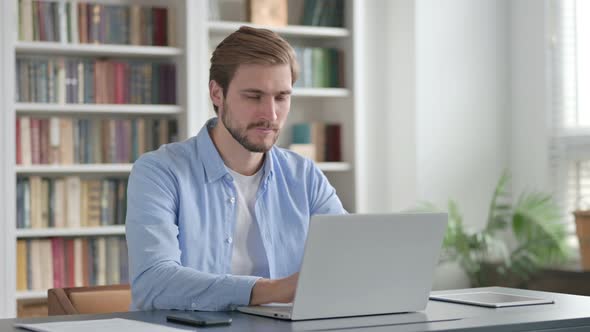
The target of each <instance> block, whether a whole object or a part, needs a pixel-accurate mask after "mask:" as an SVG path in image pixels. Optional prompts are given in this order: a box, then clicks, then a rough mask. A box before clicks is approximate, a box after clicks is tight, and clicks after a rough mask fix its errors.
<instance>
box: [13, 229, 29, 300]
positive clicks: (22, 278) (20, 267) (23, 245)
mask: <svg viewBox="0 0 590 332" xmlns="http://www.w3.org/2000/svg"><path fill="white" fill-rule="evenodd" d="M28 264H29V261H28V257H27V241H26V240H17V241H16V289H17V290H19V291H24V290H27V289H29V288H28V286H27V265H28Z"/></svg>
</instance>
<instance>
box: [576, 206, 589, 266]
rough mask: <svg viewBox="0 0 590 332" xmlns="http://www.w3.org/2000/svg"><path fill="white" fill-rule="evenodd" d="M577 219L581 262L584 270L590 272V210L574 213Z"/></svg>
mask: <svg viewBox="0 0 590 332" xmlns="http://www.w3.org/2000/svg"><path fill="white" fill-rule="evenodd" d="M574 216H575V217H576V234H578V241H579V242H580V260H581V261H582V268H583V269H584V270H590V210H584V211H574Z"/></svg>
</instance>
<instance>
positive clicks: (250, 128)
mask: <svg viewBox="0 0 590 332" xmlns="http://www.w3.org/2000/svg"><path fill="white" fill-rule="evenodd" d="M290 107H291V69H290V67H289V65H254V64H252V65H240V66H239V67H238V69H237V70H236V73H235V75H234V78H233V80H232V81H231V82H230V84H229V87H228V91H227V94H226V96H225V99H224V100H223V103H222V105H221V107H219V117H220V119H221V122H222V123H223V125H224V126H225V128H227V130H228V131H229V133H230V134H231V135H232V137H233V138H234V139H235V140H236V141H238V142H239V143H240V144H241V145H242V146H243V147H244V148H245V149H247V150H248V151H250V152H266V151H268V150H270V148H272V146H273V145H274V144H275V142H276V141H277V139H278V137H279V132H280V130H281V128H282V127H283V125H284V124H285V120H286V119H287V114H288V113H289V109H290Z"/></svg>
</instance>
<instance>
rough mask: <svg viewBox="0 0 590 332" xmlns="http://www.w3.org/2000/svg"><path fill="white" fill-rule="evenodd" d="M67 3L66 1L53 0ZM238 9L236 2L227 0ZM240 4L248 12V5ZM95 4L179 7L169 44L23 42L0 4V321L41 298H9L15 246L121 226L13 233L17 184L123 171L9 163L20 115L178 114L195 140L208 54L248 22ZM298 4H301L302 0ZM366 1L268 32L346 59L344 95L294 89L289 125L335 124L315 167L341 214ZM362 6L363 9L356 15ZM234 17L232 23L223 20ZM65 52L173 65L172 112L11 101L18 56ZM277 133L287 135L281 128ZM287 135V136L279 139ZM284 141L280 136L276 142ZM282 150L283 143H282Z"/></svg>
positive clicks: (350, 188) (200, 12)
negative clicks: (320, 23) (338, 157)
mask: <svg viewBox="0 0 590 332" xmlns="http://www.w3.org/2000/svg"><path fill="white" fill-rule="evenodd" d="M59 1H67V0H59ZM232 1H234V2H235V0H232ZM237 1H238V2H243V3H244V6H243V8H244V9H245V2H246V0H237ZM93 2H102V3H120V4H127V3H132V2H133V3H142V4H149V5H159V6H167V7H173V8H175V10H176V37H177V38H176V39H177V41H178V42H177V45H175V47H152V46H131V45H129V46H128V45H89V44H63V43H48V42H22V41H18V40H17V27H18V21H17V20H18V0H6V1H0V12H1V13H2V20H0V45H2V48H1V49H0V97H1V98H0V105H1V106H0V138H1V141H2V143H0V154H2V155H3V158H2V159H1V160H0V172H1V173H0V186H2V188H3V190H4V191H5V193H4V196H3V198H4V199H3V200H0V217H2V220H3V222H2V223H0V234H2V235H0V236H1V238H2V241H1V242H2V243H0V266H2V267H3V269H2V270H0V294H3V296H2V297H0V318H3V317H14V316H16V300H28V299H43V298H45V297H46V291H26V292H17V291H16V273H15V271H16V250H15V248H16V240H17V239H21V238H23V239H24V238H37V237H51V236H64V237H73V236H95V235H120V234H124V227H123V226H109V227H100V228H80V229H26V230H17V229H16V178H17V177H19V176H28V175H41V176H48V177H55V176H66V175H81V176H93V177H94V176H96V177H106V176H126V175H127V174H128V173H129V172H130V171H131V167H132V165H130V164H111V165H109V164H100V165H30V166H23V165H16V157H15V156H16V151H15V146H16V144H15V128H14V124H15V121H16V117H17V116H18V115H31V116H40V117H42V116H45V115H47V116H52V115H72V116H78V115H79V116H83V115H91V116H93V117H114V116H119V115H121V116H126V117H130V116H152V115H153V116H166V117H175V118H177V119H178V124H179V137H180V139H186V138H188V137H191V136H193V135H195V134H196V133H197V132H198V130H199V129H200V128H201V127H202V125H203V124H204V122H205V121H206V120H207V119H208V118H209V117H210V101H209V96H208V88H207V87H208V77H209V57H210V47H211V46H214V45H215V44H216V43H217V42H218V41H219V40H220V39H221V38H223V37H224V36H225V35H227V34H229V33H231V32H233V31H235V30H237V29H238V28H239V27H240V26H241V25H248V24H249V23H247V22H236V21H235V20H231V19H228V18H224V17H223V13H222V15H221V19H220V20H219V21H211V22H209V21H208V19H207V10H208V1H207V0H199V1H193V0H174V1H167V0H95V1H93ZM301 3H303V1H301ZM362 6H364V4H363V1H358V0H345V18H344V21H345V23H346V27H345V28H331V27H309V26H298V25H291V26H287V27H266V28H269V29H271V30H275V31H276V32H277V33H279V34H281V35H282V36H284V37H285V38H286V39H287V40H289V41H290V42H292V43H293V44H294V45H309V46H310V47H336V48H339V49H342V50H344V53H345V57H344V60H345V65H344V75H345V78H346V79H345V82H346V87H345V88H319V89H317V88H295V89H294V91H293V99H292V108H291V113H290V115H289V117H290V119H289V122H288V123H287V125H286V126H290V125H291V124H293V123H296V122H301V121H306V122H308V121H324V122H331V123H341V124H342V145H343V146H342V155H343V161H342V162H329V163H318V166H319V167H320V168H321V169H322V170H323V171H325V173H326V175H327V177H328V178H329V180H330V182H331V183H332V184H333V185H334V187H335V188H336V190H337V191H338V194H339V196H340V198H341V199H342V201H343V203H344V205H345V208H347V209H348V211H350V212H354V211H355V207H356V205H357V200H358V196H357V186H356V183H357V178H358V168H357V165H358V164H359V163H358V162H357V160H356V158H357V153H356V149H357V148H356V146H357V144H358V142H359V141H358V138H357V136H356V135H358V134H360V133H359V132H358V130H357V127H358V123H359V122H362V116H361V115H360V114H361V112H360V111H359V110H358V109H355V108H358V105H360V103H359V100H360V99H361V98H362V87H359V86H358V84H359V83H358V82H357V80H355V73H358V72H360V71H361V70H362V69H361V68H359V58H360V56H359V53H360V50H359V48H358V47H359V46H358V45H359V44H358V43H357V42H356V41H355V38H356V37H355V36H357V35H358V32H357V30H355V26H356V25H357V24H358V23H357V22H356V20H357V19H356V17H357V16H358V14H356V13H358V12H362ZM359 9H361V10H360V11H359ZM230 20H231V21H230ZM21 55H22V56H27V55H32V56H40V55H64V56H84V57H116V58H152V59H154V60H170V61H174V62H175V63H176V65H177V71H176V72H177V84H176V86H177V90H178V91H177V100H178V105H104V104H96V105H83V104H65V105H49V104H38V103H17V102H15V101H14V96H15V74H16V73H15V70H14V68H15V61H16V57H17V56H21ZM285 129H286V130H285V131H284V132H283V136H287V138H288V135H289V133H290V131H289V130H288V128H287V127H286V128H285ZM283 138H284V137H283ZM283 138H282V139H283ZM279 143H280V142H279Z"/></svg>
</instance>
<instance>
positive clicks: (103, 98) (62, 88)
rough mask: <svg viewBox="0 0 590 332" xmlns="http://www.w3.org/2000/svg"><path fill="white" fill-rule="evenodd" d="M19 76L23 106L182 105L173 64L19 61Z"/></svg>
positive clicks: (18, 94)
mask: <svg viewBox="0 0 590 332" xmlns="http://www.w3.org/2000/svg"><path fill="white" fill-rule="evenodd" d="M16 73H17V75H16V77H17V82H16V100H17V101H19V102H29V103H31V102H36V103H59V104H65V103H85V104H94V103H96V104H175V103H176V67H175V65H174V64H173V63H166V62H153V61H143V60H98V59H81V58H67V57H52V58H47V57H19V58H17V60H16Z"/></svg>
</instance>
